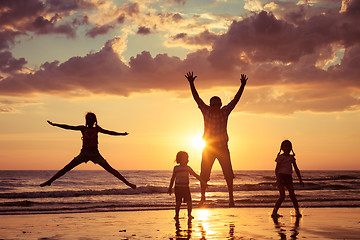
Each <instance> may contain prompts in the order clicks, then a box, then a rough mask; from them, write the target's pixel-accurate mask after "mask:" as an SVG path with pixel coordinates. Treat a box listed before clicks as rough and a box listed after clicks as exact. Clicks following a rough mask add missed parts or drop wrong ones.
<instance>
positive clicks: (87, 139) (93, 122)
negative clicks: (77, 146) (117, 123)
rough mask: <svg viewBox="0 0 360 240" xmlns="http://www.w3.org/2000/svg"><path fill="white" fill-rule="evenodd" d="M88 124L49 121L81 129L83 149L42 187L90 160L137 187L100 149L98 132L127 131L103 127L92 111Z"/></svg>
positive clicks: (54, 124) (61, 126)
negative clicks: (75, 124)
mask: <svg viewBox="0 0 360 240" xmlns="http://www.w3.org/2000/svg"><path fill="white" fill-rule="evenodd" d="M85 121H86V124H85V126H83V125H80V126H69V125H66V124H58V123H53V122H51V121H47V122H48V123H49V124H50V125H51V126H55V127H60V128H64V129H68V130H76V131H81V133H82V142H83V145H82V149H81V152H80V154H79V155H78V156H77V157H75V158H74V159H73V160H72V161H71V162H70V163H68V164H67V165H66V166H65V167H64V168H63V169H61V170H60V171H58V172H57V173H56V174H55V175H54V176H53V177H52V178H50V179H49V180H47V181H46V182H44V183H42V184H40V186H41V187H44V186H50V185H51V183H52V182H53V181H55V180H56V179H58V178H60V177H61V176H63V175H64V174H65V173H67V172H68V171H70V170H71V169H73V168H74V167H76V166H78V165H79V164H81V163H87V162H88V161H89V160H90V161H92V162H93V163H95V164H99V165H100V166H101V167H103V168H104V169H105V170H106V171H108V172H109V173H111V174H113V175H114V176H115V177H117V178H118V179H120V180H121V181H123V182H124V183H125V184H126V185H128V186H129V187H131V188H132V189H135V188H136V185H135V184H132V183H130V182H128V181H127V180H126V179H125V178H124V177H123V176H122V175H121V174H120V173H119V172H118V171H116V170H115V169H114V168H112V167H111V166H110V165H109V163H108V162H107V161H106V160H105V159H104V158H103V157H102V156H101V155H100V152H99V150H98V133H99V132H100V133H104V134H108V135H122V136H126V135H128V133H127V132H124V133H118V132H115V131H109V130H105V129H103V128H101V127H100V126H99V125H98V124H97V118H96V115H95V114H94V113H92V112H88V113H87V114H86V116H85Z"/></svg>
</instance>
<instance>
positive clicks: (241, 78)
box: [240, 74, 248, 86]
mask: <svg viewBox="0 0 360 240" xmlns="http://www.w3.org/2000/svg"><path fill="white" fill-rule="evenodd" d="M247 80H248V78H247V77H246V75H245V74H241V77H240V81H241V85H244V86H245V85H246V82H247Z"/></svg>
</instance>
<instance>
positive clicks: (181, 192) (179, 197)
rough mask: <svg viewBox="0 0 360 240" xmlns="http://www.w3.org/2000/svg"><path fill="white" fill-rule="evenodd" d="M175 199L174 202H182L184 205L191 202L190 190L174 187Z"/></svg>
mask: <svg viewBox="0 0 360 240" xmlns="http://www.w3.org/2000/svg"><path fill="white" fill-rule="evenodd" d="M175 199H176V202H184V203H189V202H191V193H190V188H189V187H177V186H175ZM183 200H184V201H183Z"/></svg>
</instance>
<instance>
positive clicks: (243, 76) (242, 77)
mask: <svg viewBox="0 0 360 240" xmlns="http://www.w3.org/2000/svg"><path fill="white" fill-rule="evenodd" d="M247 80H248V78H247V77H246V75H245V74H241V77H240V81H241V86H240V88H239V90H238V91H237V93H236V95H235V97H234V99H233V100H232V101H231V102H230V103H229V104H228V106H229V110H230V111H232V110H233V109H234V108H235V106H236V104H237V103H238V102H239V100H240V97H241V95H242V94H243V92H244V88H245V85H246V82H247Z"/></svg>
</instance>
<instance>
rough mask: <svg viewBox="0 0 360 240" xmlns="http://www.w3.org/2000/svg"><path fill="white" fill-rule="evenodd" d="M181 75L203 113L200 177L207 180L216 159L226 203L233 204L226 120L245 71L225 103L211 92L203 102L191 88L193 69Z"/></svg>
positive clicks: (202, 192)
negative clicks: (233, 92)
mask: <svg viewBox="0 0 360 240" xmlns="http://www.w3.org/2000/svg"><path fill="white" fill-rule="evenodd" d="M185 77H186V78H187V80H188V81H189V84H190V89H191V93H192V96H193V98H194V100H195V102H196V103H197V105H198V107H199V109H200V110H201V112H202V114H203V117H204V135H203V139H204V140H205V142H206V145H205V147H204V149H203V152H202V161H201V173H200V176H201V178H202V179H203V180H204V181H206V182H208V181H209V180H210V173H211V168H212V166H213V164H214V162H215V159H218V161H219V163H220V165H221V168H222V171H223V174H224V177H225V180H226V183H227V187H228V191H229V206H230V207H232V206H234V205H235V204H234V196H233V179H234V172H233V169H232V165H231V160H230V152H229V148H228V140H229V137H228V134H227V122H228V118H229V115H230V113H231V111H232V110H233V109H234V108H235V106H236V104H237V103H238V102H239V100H240V97H241V95H242V93H243V91H244V88H245V85H246V82H247V80H248V78H247V77H246V75H245V74H241V77H240V80H241V86H240V88H239V90H238V91H237V93H236V95H235V97H234V99H233V100H231V101H230V103H229V104H227V105H225V106H223V107H222V102H221V99H220V98H219V97H217V96H214V97H212V98H211V99H210V106H209V105H207V104H205V103H204V101H203V100H202V99H201V98H200V96H199V94H198V92H197V90H196V88H195V84H194V81H195V78H196V77H197V76H194V74H193V72H188V73H187V74H186V75H185ZM205 193H206V184H201V200H200V204H202V203H204V202H205V200H206V199H205Z"/></svg>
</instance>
